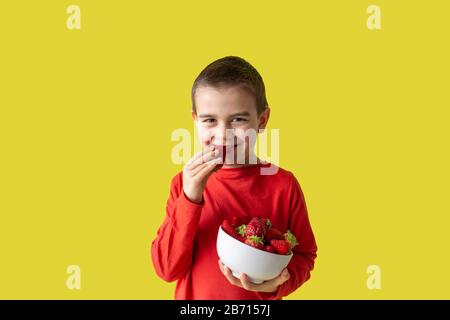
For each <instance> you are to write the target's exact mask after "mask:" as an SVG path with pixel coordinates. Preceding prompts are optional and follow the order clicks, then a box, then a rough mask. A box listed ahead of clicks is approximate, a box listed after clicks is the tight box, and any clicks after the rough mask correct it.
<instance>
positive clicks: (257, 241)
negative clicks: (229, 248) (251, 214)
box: [245, 236, 264, 250]
mask: <svg viewBox="0 0 450 320" xmlns="http://www.w3.org/2000/svg"><path fill="white" fill-rule="evenodd" d="M245 243H246V244H248V245H249V246H252V247H255V248H256V249H261V250H264V242H263V240H262V238H261V237H257V236H250V237H247V239H245Z"/></svg>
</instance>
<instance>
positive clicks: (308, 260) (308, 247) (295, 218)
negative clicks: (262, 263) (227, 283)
mask: <svg viewBox="0 0 450 320" xmlns="http://www.w3.org/2000/svg"><path fill="white" fill-rule="evenodd" d="M289 194H290V196H289V203H290V212H289V214H290V216H289V223H288V229H289V230H290V231H291V232H292V233H293V234H294V235H295V236H296V238H297V241H298V245H297V246H295V247H294V248H293V249H292V251H293V253H294V255H293V257H292V259H291V261H290V262H289V264H288V266H287V269H288V271H289V274H290V278H289V280H287V281H286V282H285V283H283V284H282V285H281V286H279V287H278V290H277V291H275V292H273V293H262V292H258V296H259V298H261V299H266V300H278V299H281V298H283V297H285V296H287V295H289V294H291V293H292V292H294V291H295V290H296V289H298V288H299V287H300V286H301V285H302V284H303V283H305V282H306V281H307V280H308V279H309V278H310V276H311V271H312V270H313V268H314V260H315V259H316V257H317V244H316V241H315V238H314V234H313V231H312V228H311V224H310V222H309V218H308V211H307V207H306V202H305V198H304V195H303V192H302V190H301V188H300V184H299V183H298V181H297V179H296V178H295V176H294V175H292V181H291V187H290V192H289Z"/></svg>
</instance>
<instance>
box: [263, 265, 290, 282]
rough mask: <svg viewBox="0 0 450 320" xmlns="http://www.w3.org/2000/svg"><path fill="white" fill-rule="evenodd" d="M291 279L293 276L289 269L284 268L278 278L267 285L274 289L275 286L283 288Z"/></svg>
mask: <svg viewBox="0 0 450 320" xmlns="http://www.w3.org/2000/svg"><path fill="white" fill-rule="evenodd" d="M290 277H291V275H290V274H289V271H288V269H287V268H284V269H283V271H281V273H280V275H279V276H278V277H276V278H275V279H272V280H269V281H266V282H265V284H267V286H268V287H274V286H276V287H278V286H281V285H282V284H283V283H285V282H286V281H288V280H289V278H290Z"/></svg>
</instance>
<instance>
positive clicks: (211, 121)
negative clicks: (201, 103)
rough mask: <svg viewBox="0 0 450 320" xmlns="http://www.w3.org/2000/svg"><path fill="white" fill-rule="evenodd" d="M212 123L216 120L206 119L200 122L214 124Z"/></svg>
mask: <svg viewBox="0 0 450 320" xmlns="http://www.w3.org/2000/svg"><path fill="white" fill-rule="evenodd" d="M214 121H216V120H215V119H213V118H208V119H205V120H203V121H202V122H204V123H214Z"/></svg>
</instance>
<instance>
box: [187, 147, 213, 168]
mask: <svg viewBox="0 0 450 320" xmlns="http://www.w3.org/2000/svg"><path fill="white" fill-rule="evenodd" d="M217 155H218V151H217V150H210V151H208V152H206V153H204V154H202V155H201V156H200V157H199V158H197V159H196V160H195V161H194V162H193V163H192V164H191V165H190V166H189V169H190V170H194V169H195V168H197V167H198V166H199V165H201V164H203V163H206V162H208V161H210V160H212V159H214V158H216V157H217Z"/></svg>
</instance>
